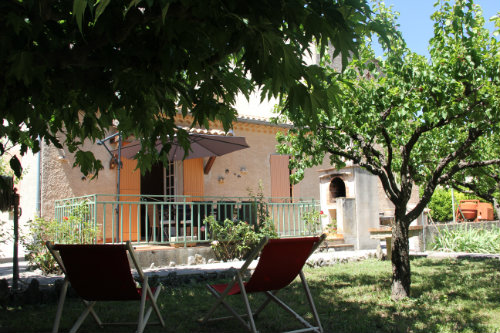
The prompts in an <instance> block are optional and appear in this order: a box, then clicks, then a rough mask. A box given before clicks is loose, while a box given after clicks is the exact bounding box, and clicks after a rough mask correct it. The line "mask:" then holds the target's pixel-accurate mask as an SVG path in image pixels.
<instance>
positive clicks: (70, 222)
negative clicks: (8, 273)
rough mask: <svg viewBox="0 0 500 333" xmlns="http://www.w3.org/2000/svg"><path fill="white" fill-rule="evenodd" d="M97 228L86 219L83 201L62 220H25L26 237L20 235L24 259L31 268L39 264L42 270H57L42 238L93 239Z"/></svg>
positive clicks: (63, 240)
mask: <svg viewBox="0 0 500 333" xmlns="http://www.w3.org/2000/svg"><path fill="white" fill-rule="evenodd" d="M96 236H97V230H96V228H95V226H94V225H93V223H92V221H91V220H90V219H89V209H88V206H87V203H86V202H84V201H83V202H81V203H79V204H77V205H76V206H75V207H74V208H73V210H72V213H71V215H70V216H65V217H63V221H62V222H58V221H56V220H45V219H44V218H35V219H34V220H33V221H30V222H29V237H24V238H23V243H24V245H25V247H26V250H27V254H26V260H28V265H29V266H30V267H32V268H34V269H36V268H39V269H41V270H42V272H43V273H44V274H51V273H60V270H59V267H58V265H57V263H56V261H55V260H54V258H53V257H52V255H51V254H50V252H49V251H48V249H47V247H46V246H45V242H47V241H51V242H57V243H63V244H88V243H93V242H94V240H95V238H96Z"/></svg>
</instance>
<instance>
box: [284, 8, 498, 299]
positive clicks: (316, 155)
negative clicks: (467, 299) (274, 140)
mask: <svg viewBox="0 0 500 333" xmlns="http://www.w3.org/2000/svg"><path fill="white" fill-rule="evenodd" d="M438 5H439V8H438V9H437V11H436V12H435V13H434V14H433V15H432V19H433V20H434V37H433V38H432V39H431V40H430V47H429V50H430V59H426V58H425V57H423V56H420V55H417V54H415V53H413V52H411V51H410V50H409V49H408V48H407V47H406V44H405V42H404V40H403V38H402V36H401V34H400V32H398V31H397V29H395V30H394V37H392V39H391V45H390V48H389V45H388V44H387V43H385V42H384V41H382V42H381V44H382V47H383V48H384V50H385V57H386V58H385V60H382V59H378V60H375V55H374V53H373V51H372V48H371V45H370V42H371V40H368V39H367V45H366V46H365V47H362V49H361V50H360V57H359V58H358V59H354V60H353V61H352V62H351V63H350V65H349V66H348V68H347V69H346V71H345V72H344V74H336V73H333V72H332V74H331V78H332V80H333V79H334V78H335V77H338V78H339V79H338V80H337V89H338V90H339V91H340V92H341V93H340V96H341V98H338V99H333V100H331V108H332V109H334V112H332V113H331V114H330V115H328V114H325V113H322V114H320V115H319V117H320V119H321V122H320V123H319V124H314V123H311V122H310V121H309V120H308V118H307V117H306V116H305V115H304V113H300V112H290V111H287V110H284V115H285V117H286V118H287V120H289V121H291V122H292V123H293V124H294V126H295V128H294V129H292V130H290V132H289V134H288V135H287V136H282V137H280V138H279V140H280V142H281V152H282V153H287V154H290V155H292V162H291V168H294V169H296V170H297V172H296V173H295V176H294V177H295V179H294V180H298V179H300V177H301V175H302V172H303V169H304V168H307V167H310V166H312V165H317V164H319V163H321V162H322V160H323V158H324V156H325V155H326V154H329V156H330V157H329V158H330V162H331V164H332V165H335V166H337V167H342V166H344V165H345V161H347V160H350V161H353V162H354V163H355V164H358V165H359V166H361V167H363V168H365V169H366V170H368V171H369V172H371V173H372V174H374V175H376V176H378V178H379V179H380V181H381V183H382V185H383V188H384V190H385V193H386V195H387V196H388V198H389V199H390V200H391V201H392V203H393V204H394V205H395V221H394V223H393V225H392V239H393V242H392V298H393V299H394V300H399V299H401V298H404V297H408V296H409V295H410V285H411V272H410V260H409V245H408V229H409V225H410V223H411V221H413V220H415V219H416V218H417V217H418V216H419V215H420V214H421V213H422V211H423V210H424V208H425V207H426V205H427V203H428V202H429V200H430V199H431V196H432V193H433V192H434V190H435V189H436V187H437V186H438V185H440V184H449V183H450V184H451V183H454V182H455V181H457V180H460V179H466V178H467V176H469V175H470V174H472V173H475V174H479V173H480V172H484V173H487V172H490V171H488V170H490V168H493V167H494V166H496V165H499V164H500V158H499V156H500V135H499V133H500V56H499V55H500V48H499V42H498V40H496V39H495V38H494V37H492V36H491V35H490V32H489V31H488V30H487V29H485V28H484V19H483V17H482V12H481V10H480V8H479V7H478V6H476V5H474V4H473V2H472V0H457V1H455V2H454V4H453V5H452V4H450V3H449V2H448V1H443V2H440V3H439V4H438ZM374 8H375V9H374V10H375V11H376V12H378V14H379V15H380V17H381V19H383V20H385V21H386V22H389V23H390V24H392V25H393V26H394V25H395V23H394V22H395V19H396V16H395V15H394V14H393V13H391V11H390V10H389V9H387V8H386V7H385V6H384V5H383V4H378V5H376V6H375V7H374ZM495 22H496V27H497V28H500V18H499V17H498V16H497V17H496V18H495ZM496 170H498V169H496ZM415 185H418V186H421V187H422V196H421V197H420V200H419V202H418V204H417V205H416V206H415V207H414V208H408V207H407V203H408V201H409V199H410V194H411V192H412V188H413V187H414V186H415Z"/></svg>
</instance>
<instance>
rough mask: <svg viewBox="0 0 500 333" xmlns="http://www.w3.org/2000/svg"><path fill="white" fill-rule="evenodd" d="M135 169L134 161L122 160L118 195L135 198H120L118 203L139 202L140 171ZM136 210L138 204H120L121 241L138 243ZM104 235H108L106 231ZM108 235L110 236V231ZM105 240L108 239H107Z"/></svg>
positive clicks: (135, 162) (135, 163)
mask: <svg viewBox="0 0 500 333" xmlns="http://www.w3.org/2000/svg"><path fill="white" fill-rule="evenodd" d="M136 167H137V161H136V160H129V159H126V158H122V169H121V170H120V194H135V196H130V197H128V196H127V197H121V198H120V201H125V202H131V201H133V202H139V197H140V194H141V171H140V170H139V169H137V170H135V168H136ZM137 209H138V204H135V203H131V204H122V205H121V206H120V220H121V223H122V228H123V229H122V230H120V237H121V235H122V233H123V239H122V241H127V240H130V241H131V242H138V241H139V239H138V236H139V235H138V233H137ZM106 234H108V232H107V230H106ZM109 234H111V230H110V232H109ZM106 238H107V239H108V238H109V237H106ZM115 241H116V239H115Z"/></svg>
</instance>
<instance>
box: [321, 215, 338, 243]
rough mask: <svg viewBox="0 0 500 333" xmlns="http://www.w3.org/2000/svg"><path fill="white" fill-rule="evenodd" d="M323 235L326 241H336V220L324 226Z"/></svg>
mask: <svg viewBox="0 0 500 333" xmlns="http://www.w3.org/2000/svg"><path fill="white" fill-rule="evenodd" d="M324 233H326V239H336V238H338V237H339V234H338V233H337V220H336V219H332V220H331V222H330V223H328V225H327V226H326V228H325V230H324Z"/></svg>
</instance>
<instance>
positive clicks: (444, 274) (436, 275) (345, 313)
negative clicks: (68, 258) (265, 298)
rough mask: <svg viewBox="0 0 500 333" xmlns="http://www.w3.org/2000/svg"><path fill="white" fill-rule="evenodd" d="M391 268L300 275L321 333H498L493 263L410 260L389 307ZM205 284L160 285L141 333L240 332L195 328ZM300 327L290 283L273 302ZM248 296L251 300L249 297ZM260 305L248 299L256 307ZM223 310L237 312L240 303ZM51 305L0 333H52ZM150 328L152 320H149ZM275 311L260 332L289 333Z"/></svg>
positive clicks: (118, 308)
mask: <svg viewBox="0 0 500 333" xmlns="http://www.w3.org/2000/svg"><path fill="white" fill-rule="evenodd" d="M390 271H391V265H390V262H387V261H378V260H365V261H361V262H351V263H346V264H339V265H335V266H332V267H322V268H314V269H312V268H307V269H306V270H305V274H306V277H307V279H308V282H309V285H310V289H311V292H312V294H313V298H314V299H315V302H316V306H317V309H318V312H319V316H320V319H321V321H322V324H323V327H324V329H325V332H498V331H499V330H500V298H499V297H498V295H499V294H500V284H498V281H499V279H500V261H499V260H498V259H481V260H471V259H443V260H431V259H413V260H412V295H411V298H408V299H405V300H403V301H400V302H394V301H392V300H391V298H390V292H391V291H390V285H391V278H390ZM206 282H213V281H207V280H205V281H202V280H200V279H192V280H191V281H190V282H184V283H178V282H168V281H164V282H162V283H163V285H164V286H165V289H166V290H164V291H163V293H162V294H161V295H160V298H159V306H160V309H161V312H162V314H163V315H164V318H165V320H166V322H167V325H166V327H165V328H162V327H160V326H154V325H148V326H147V327H146V332H240V331H242V329H243V327H242V326H240V324H239V323H238V322H237V321H236V320H229V321H225V322H215V323H208V324H206V325H203V326H202V325H200V324H198V323H197V322H196V319H198V318H199V317H201V315H203V314H204V312H205V311H207V309H208V308H209V307H210V306H211V305H212V302H213V300H214V299H213V297H212V296H211V295H210V294H209V293H208V291H207V290H206V289H205V288H204V284H205V283H206ZM280 295H281V297H282V298H283V300H284V301H285V302H287V303H289V304H290V305H291V306H292V307H293V308H294V309H295V310H297V312H298V313H299V314H301V315H303V314H305V318H306V319H308V320H309V319H311V316H312V315H311V314H310V313H308V305H307V301H306V300H305V298H304V297H303V294H302V288H301V286H300V281H299V280H295V281H294V282H293V283H292V285H291V286H289V287H288V289H287V290H286V291H285V292H283V293H281V294H280ZM252 296H253V295H252ZM259 300H260V297H251V302H252V304H253V302H257V303H258V302H259ZM229 301H230V303H233V304H235V306H236V307H237V308H238V306H239V309H240V310H243V306H242V302H241V299H240V297H238V296H234V297H233V298H232V299H230V300H229ZM127 303H132V304H126V303H123V302H121V303H114V302H105V303H101V304H97V305H96V311H97V313H98V314H100V315H101V317H102V319H103V320H105V321H106V320H117V319H121V320H129V321H132V320H135V319H136V317H137V308H138V307H137V304H134V302H127ZM56 307H57V305H56V302H53V303H48V304H42V305H36V306H34V305H24V306H12V307H7V308H4V309H3V310H2V311H1V312H0V323H1V324H0V325H1V326H0V332H48V331H50V330H51V328H52V323H53V319H54V316H55V312H56ZM82 309H83V305H82V303H81V301H80V300H79V299H77V298H71V299H69V300H67V304H66V306H65V311H64V312H63V318H62V319H63V320H62V323H61V329H62V330H67V329H68V328H69V327H70V326H71V325H72V323H73V321H74V320H75V318H76V317H77V316H78V315H79V314H80V312H81V311H82ZM152 319H153V320H155V318H152ZM290 319H291V318H290V316H289V315H288V314H286V313H285V312H283V311H282V310H281V309H280V308H278V307H277V306H275V305H270V306H269V307H268V308H267V309H266V311H264V312H263V313H262V314H261V316H259V318H258V319H257V327H258V328H259V329H260V331H261V332H277V331H283V330H290V329H296V328H297V327H296V322H295V321H293V320H290ZM117 330H119V331H123V332H127V331H132V330H133V329H132V328H131V327H129V328H127V327H124V328H122V327H119V328H117V327H105V328H103V329H100V328H98V327H97V326H96V324H95V323H94V322H93V320H92V319H91V318H88V319H87V321H86V322H85V323H84V324H83V326H82V328H81V329H80V331H81V332H96V331H99V332H116V331H117Z"/></svg>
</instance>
